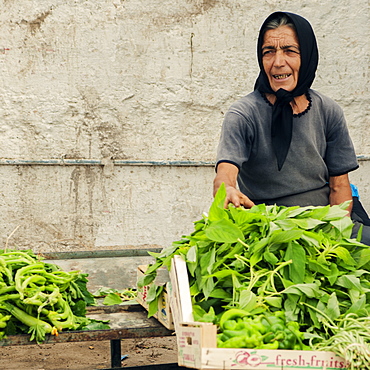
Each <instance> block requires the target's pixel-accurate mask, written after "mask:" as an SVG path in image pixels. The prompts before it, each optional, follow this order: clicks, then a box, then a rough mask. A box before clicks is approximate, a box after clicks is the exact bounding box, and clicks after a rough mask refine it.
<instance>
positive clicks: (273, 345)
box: [258, 340, 279, 349]
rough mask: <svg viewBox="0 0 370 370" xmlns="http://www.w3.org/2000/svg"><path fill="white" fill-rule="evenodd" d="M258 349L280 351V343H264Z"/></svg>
mask: <svg viewBox="0 0 370 370" xmlns="http://www.w3.org/2000/svg"><path fill="white" fill-rule="evenodd" d="M258 348H259V349H278V348H279V341H277V340H275V341H273V342H271V343H263V344H261V345H260V346H259V347H258Z"/></svg>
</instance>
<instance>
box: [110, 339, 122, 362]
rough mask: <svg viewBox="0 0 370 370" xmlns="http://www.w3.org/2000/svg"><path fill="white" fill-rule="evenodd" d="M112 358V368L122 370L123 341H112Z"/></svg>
mask: <svg viewBox="0 0 370 370" xmlns="http://www.w3.org/2000/svg"><path fill="white" fill-rule="evenodd" d="M110 358H111V366H112V368H121V339H112V340H111V341H110Z"/></svg>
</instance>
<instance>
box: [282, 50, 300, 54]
mask: <svg viewBox="0 0 370 370" xmlns="http://www.w3.org/2000/svg"><path fill="white" fill-rule="evenodd" d="M285 52H286V53H287V54H299V51H298V50H295V49H287V50H286V51H285Z"/></svg>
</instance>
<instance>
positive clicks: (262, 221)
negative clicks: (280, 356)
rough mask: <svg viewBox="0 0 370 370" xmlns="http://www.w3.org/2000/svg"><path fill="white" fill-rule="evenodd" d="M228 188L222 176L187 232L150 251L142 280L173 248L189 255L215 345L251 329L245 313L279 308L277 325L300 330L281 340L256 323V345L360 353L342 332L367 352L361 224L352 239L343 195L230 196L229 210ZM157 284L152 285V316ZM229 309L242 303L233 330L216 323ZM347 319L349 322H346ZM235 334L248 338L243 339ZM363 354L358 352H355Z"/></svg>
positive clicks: (202, 316) (197, 299)
mask: <svg viewBox="0 0 370 370" xmlns="http://www.w3.org/2000/svg"><path fill="white" fill-rule="evenodd" d="M225 197H226V190H225V187H224V185H222V186H221V187H220V189H219V191H218V192H217V194H216V196H215V199H214V201H213V203H212V205H211V207H210V210H209V213H208V215H206V214H205V215H203V217H202V219H200V220H199V221H196V222H194V227H195V229H194V231H193V232H192V233H191V234H190V235H187V236H183V237H182V239H181V240H179V241H175V242H173V243H172V245H171V246H169V247H167V248H164V249H163V250H162V251H161V252H160V253H151V255H152V256H154V257H155V262H154V263H153V264H152V265H151V266H150V267H149V268H148V270H147V271H146V274H145V275H144V276H143V279H142V280H141V281H140V282H139V286H142V285H148V284H150V283H151V282H152V281H153V280H154V279H155V277H156V274H157V270H158V268H160V267H161V266H166V267H167V268H168V269H170V264H171V259H172V258H173V256H174V255H181V256H182V257H183V259H184V260H185V261H186V264H187V269H188V275H189V283H190V293H191V298H192V303H193V314H194V318H195V320H196V321H208V322H213V323H214V324H216V325H217V326H218V330H219V334H218V345H219V346H221V347H222V346H226V343H227V341H228V340H230V339H231V338H233V337H237V336H239V337H243V336H244V338H248V337H250V336H251V335H252V333H251V331H250V330H249V331H248V330H247V331H245V333H242V332H243V330H244V329H245V328H243V326H242V321H247V322H248V321H249V322H252V323H253V322H254V321H255V320H256V318H259V320H260V322H261V320H262V322H263V320H267V319H268V318H269V317H271V315H272V316H275V317H276V315H277V316H278V317H279V318H280V319H282V320H283V321H284V326H283V328H282V329H281V330H282V331H283V332H284V330H285V329H286V328H292V330H291V331H293V332H294V333H295V338H296V339H295V340H292V341H291V342H290V343H291V344H290V345H286V343H285V344H284V345H283V344H282V340H281V341H278V340H277V338H281V337H282V335H281V334H282V333H281V330H280V333H277V334H276V333H275V331H273V330H270V331H269V330H267V331H266V328H265V329H261V330H260V331H259V339H260V340H259V341H257V342H258V343H257V345H256V346H254V348H263V346H264V345H266V344H268V343H270V345H272V343H274V344H273V346H276V345H278V348H284V349H297V348H301V349H325V350H332V351H334V352H336V353H337V354H339V355H341V356H343V357H345V358H346V359H349V358H350V359H353V358H357V359H358V356H357V357H356V353H354V352H356V351H357V352H358V348H357V347H356V346H354V345H351V346H347V347H345V348H344V347H343V346H337V347H336V344H337V343H338V341H341V340H342V339H340V338H341V337H343V336H344V333H345V334H346V335H349V336H350V337H351V338H358V337H361V338H358V341H360V340H361V343H362V344H363V346H365V347H362V348H365V349H364V350H363V352H365V353H367V358H368V360H367V361H369V358H370V347H369V342H370V327H369V326H368V325H367V324H364V322H363V321H361V320H363V318H366V320H368V321H370V318H369V316H370V315H369V309H370V282H369V274H370V248H369V247H368V246H366V245H364V244H362V243H360V242H359V240H360V238H361V230H360V232H359V234H358V237H357V240H355V239H351V232H352V227H353V224H352V221H351V219H350V218H349V217H346V215H347V211H346V208H347V207H348V205H349V203H343V204H342V205H338V206H325V207H313V206H312V207H282V206H276V205H274V206H266V205H265V204H260V205H256V206H254V207H252V208H251V209H244V208H242V207H240V208H235V207H234V206H232V205H229V207H228V208H227V209H225V208H224V200H225ZM161 289H162V288H161V287H157V286H156V285H155V284H152V285H151V288H150V291H149V294H148V300H149V301H150V302H149V303H150V304H151V307H152V310H151V311H149V314H150V315H151V314H153V313H154V311H155V307H157V302H156V301H157V300H158V296H159V294H160V291H161ZM232 310H239V311H240V312H244V314H241V315H240V316H239V317H238V318H237V319H236V320H234V321H235V322H234V323H228V324H230V325H231V324H235V327H234V328H233V329H232V330H231V331H234V333H233V334H231V333H230V329H229V328H227V330H225V323H224V324H222V323H223V322H225V320H224V319H223V317H225V316H224V315H227V312H228V311H232ZM247 318H248V319H247ZM226 322H227V320H226ZM348 322H351V325H345V324H344V323H348ZM292 323H295V324H292ZM354 323H356V325H354ZM262 326H264V327H266V326H267V325H262ZM359 327H361V330H358V328H359ZM235 331H239V334H240V333H242V334H240V335H239V334H238V333H237V332H235ZM279 334H280V337H278V335H279ZM269 335H270V336H269ZM271 335H273V336H271ZM263 336H265V337H263ZM268 336H269V337H270V339H271V340H270V341H268V340H266V338H267V337H268ZM336 336H338V338H339V339H338V341H337V340H336V339H335V338H336ZM239 339H240V338H239ZM273 339H274V340H273ZM276 341H278V342H279V343H276ZM356 341H357V339H356V340H355V342H356ZM234 342H237V340H234ZM287 342H289V341H287ZM238 343H239V344H240V345H241V346H242V347H249V346H250V341H247V339H245V340H244V342H243V341H239V342H238ZM227 346H228V345H227ZM353 351H354V352H353ZM350 352H351V353H350ZM365 357H366V356H363V355H360V358H361V361H366V359H365ZM351 361H352V360H351ZM352 363H354V361H352ZM366 364H368V363H366ZM351 366H352V365H351ZM362 366H365V365H362ZM353 368H355V367H353ZM363 368H370V366H369V367H366V366H365V367H363Z"/></svg>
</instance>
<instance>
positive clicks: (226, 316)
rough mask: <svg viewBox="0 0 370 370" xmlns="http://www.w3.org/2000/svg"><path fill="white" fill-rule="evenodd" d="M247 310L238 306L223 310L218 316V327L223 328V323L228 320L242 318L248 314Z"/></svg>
mask: <svg viewBox="0 0 370 370" xmlns="http://www.w3.org/2000/svg"><path fill="white" fill-rule="evenodd" d="M248 315H249V312H247V311H244V310H241V309H239V308H231V309H229V310H227V311H225V312H224V313H223V314H222V316H221V318H220V328H221V329H223V328H224V324H225V322H226V321H228V320H236V319H237V318H243V317H245V316H248Z"/></svg>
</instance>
